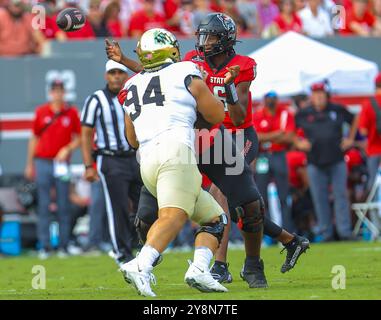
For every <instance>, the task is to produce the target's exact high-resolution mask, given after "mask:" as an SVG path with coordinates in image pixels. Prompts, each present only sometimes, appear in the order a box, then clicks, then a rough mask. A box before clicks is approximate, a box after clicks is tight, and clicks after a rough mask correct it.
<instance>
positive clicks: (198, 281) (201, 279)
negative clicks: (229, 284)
mask: <svg viewBox="0 0 381 320" xmlns="http://www.w3.org/2000/svg"><path fill="white" fill-rule="evenodd" d="M188 263H189V268H188V271H187V272H186V274H185V277H184V281H185V282H186V283H187V284H188V285H189V286H190V287H191V288H195V289H197V290H199V291H201V292H227V291H228V289H226V288H225V287H224V286H223V285H221V284H220V283H219V282H218V281H217V280H214V279H213V277H212V275H211V273H210V271H209V270H208V269H206V270H202V269H200V268H199V267H197V266H196V265H195V264H194V263H192V261H190V260H188Z"/></svg>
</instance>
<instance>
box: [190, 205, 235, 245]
mask: <svg viewBox="0 0 381 320" xmlns="http://www.w3.org/2000/svg"><path fill="white" fill-rule="evenodd" d="M227 224H228V216H227V215H226V214H225V213H223V214H222V215H220V220H219V221H218V222H211V223H206V224H204V225H202V226H201V227H200V228H198V229H197V231H196V233H195V235H194V236H195V237H197V235H198V234H199V233H202V232H206V233H209V234H211V235H213V236H215V237H216V238H217V240H218V243H219V244H220V243H221V239H222V236H223V234H224V230H225V226H226V225H227Z"/></svg>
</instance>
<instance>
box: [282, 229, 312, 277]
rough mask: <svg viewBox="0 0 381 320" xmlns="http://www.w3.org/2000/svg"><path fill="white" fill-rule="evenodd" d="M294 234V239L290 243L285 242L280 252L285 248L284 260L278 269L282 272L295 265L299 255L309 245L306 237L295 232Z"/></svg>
mask: <svg viewBox="0 0 381 320" xmlns="http://www.w3.org/2000/svg"><path fill="white" fill-rule="evenodd" d="M294 236H295V237H294V239H293V240H292V241H291V242H290V243H287V244H286V245H285V246H284V248H283V249H282V251H281V253H282V252H283V251H284V250H287V256H286V261H285V262H284V263H283V265H282V268H281V269H280V272H282V273H285V272H287V271H290V270H291V269H292V268H293V267H295V265H296V262H297V261H298V259H299V257H300V256H301V255H302V253H304V252H306V251H307V249H309V247H310V241H309V240H308V239H307V238H304V237H301V236H298V235H297V234H294Z"/></svg>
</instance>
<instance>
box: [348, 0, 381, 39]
mask: <svg viewBox="0 0 381 320" xmlns="http://www.w3.org/2000/svg"><path fill="white" fill-rule="evenodd" d="M346 13H347V14H346V19H345V28H344V29H343V30H341V34H343V35H358V36H364V37H368V36H372V35H374V34H377V33H379V32H381V23H380V22H379V21H377V20H376V18H375V16H374V15H373V14H372V13H371V12H370V11H369V9H368V0H353V4H352V7H351V8H349V9H347V10H346Z"/></svg>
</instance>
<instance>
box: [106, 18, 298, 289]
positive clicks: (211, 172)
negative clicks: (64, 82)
mask: <svg viewBox="0 0 381 320" xmlns="http://www.w3.org/2000/svg"><path fill="white" fill-rule="evenodd" d="M197 36H198V41H197V45H196V48H197V50H194V51H191V52H190V53H188V54H187V55H186V58H185V59H186V60H191V61H193V62H194V63H197V64H198V65H199V66H200V68H201V69H203V70H204V72H205V80H206V82H207V84H208V85H209V87H210V89H211V91H212V92H214V93H215V94H216V95H218V96H219V97H220V98H221V99H222V100H223V101H224V103H225V110H226V118H225V120H224V122H223V125H221V126H220V130H219V131H218V133H219V134H221V135H224V136H225V137H226V136H227V137H229V136H230V137H232V138H233V140H236V138H237V136H238V137H240V138H242V137H243V136H244V138H245V139H244V144H243V146H242V154H243V155H244V156H245V160H246V161H244V162H245V166H244V169H243V172H242V173H241V174H239V175H226V173H225V172H226V170H225V169H226V167H227V166H228V165H227V164H226V163H222V164H216V163H214V162H213V160H212V161H211V162H210V164H203V163H202V162H201V163H199V168H200V171H201V172H202V173H205V174H206V175H207V176H208V177H209V178H210V180H211V181H212V182H213V183H214V184H215V185H216V186H217V187H218V189H219V190H221V192H222V194H224V195H226V196H227V198H228V202H229V207H230V210H226V211H230V213H231V214H232V220H233V221H234V222H238V225H239V226H240V228H241V230H242V233H243V237H244V239H245V249H246V260H245V264H244V268H243V270H242V272H241V277H242V278H243V279H244V280H246V281H247V282H248V283H249V286H250V287H255V288H257V287H266V286H267V281H266V278H265V275H264V267H263V261H262V260H261V259H260V255H259V252H260V244H261V239H262V229H263V228H262V223H263V205H262V200H261V196H260V194H259V192H258V190H257V188H256V185H255V183H254V180H253V177H252V172H251V170H250V167H249V163H250V162H252V161H253V160H254V159H255V157H256V153H257V150H258V139H257V136H256V133H255V131H254V129H253V126H252V116H251V109H252V108H251V94H250V90H249V88H250V84H251V81H252V80H254V78H255V75H256V74H255V73H256V72H255V66H256V63H255V61H254V60H253V59H251V58H249V57H245V56H240V55H237V54H236V53H235V51H234V48H233V47H234V45H235V43H236V28H235V24H234V22H233V20H232V19H231V18H229V17H228V16H226V15H224V14H221V13H212V14H209V15H208V16H207V17H206V19H205V20H204V21H203V22H202V23H201V24H200V26H199V28H198V32H197ZM213 42H214V43H213ZM106 52H107V55H108V57H109V58H110V59H113V60H115V61H117V62H120V63H122V64H124V65H125V66H127V67H128V68H129V69H131V70H132V71H135V72H140V71H142V67H141V65H140V64H139V63H138V62H135V61H133V60H131V59H129V58H128V57H125V56H124V55H123V54H122V52H121V50H120V47H119V45H118V43H116V42H115V43H113V44H112V43H110V42H109V41H107V40H106ZM204 57H205V58H204ZM229 73H230V74H229ZM229 79H230V80H234V81H233V82H232V83H230V84H228V85H227V84H226V82H229ZM232 84H233V86H232ZM126 94H127V93H126V92H121V94H120V96H121V100H124V99H125V96H126ZM224 125H225V126H226V128H228V130H229V131H230V132H231V133H232V135H230V134H229V133H226V130H225V127H224ZM232 143H233V144H234V142H232ZM213 148H214V145H211V146H210V150H211V151H210V154H211V155H213V154H214V152H212V149H213ZM213 189H214V192H213ZM218 189H217V188H215V187H212V192H213V193H214V195H215V196H217V197H219V198H220V199H219V200H221V201H222V200H224V199H221V194H220V195H218V194H216V190H218ZM149 203H150V204H149ZM140 204H142V206H141V207H140V208H139V210H138V220H139V221H137V225H138V229H140V233H141V234H143V236H142V238H143V239H144V238H145V237H144V233H146V232H147V230H148V228H149V226H150V225H151V224H152V223H153V222H154V221H155V220H156V218H157V217H155V215H156V216H157V210H155V209H154V208H153V205H154V204H153V203H152V196H150V195H149V194H148V193H147V192H146V190H144V188H143V189H142V193H141V201H140V202H139V205H140ZM225 208H227V206H226V205H225ZM237 209H238V210H237ZM237 211H238V212H239V214H240V218H239V217H238V215H237ZM253 216H255V219H254V220H255V223H252V222H253V221H252V220H253V219H252V218H253ZM264 220H265V226H266V225H267V227H268V228H269V230H268V232H267V234H269V235H270V236H272V237H274V238H277V239H278V240H280V239H281V238H282V240H281V241H282V242H283V243H287V242H289V243H290V244H291V243H292V244H293V247H295V248H296V247H297V245H300V241H299V240H300V239H299V238H297V237H296V236H293V235H290V234H289V233H287V232H286V231H285V230H282V229H281V228H280V227H279V226H277V225H275V224H274V223H273V222H271V220H269V219H267V218H265V219H264ZM248 225H249V226H248ZM253 225H255V228H253ZM144 229H146V230H144ZM226 229H229V228H226ZM254 229H255V230H254ZM227 243H228V231H227V233H226V234H225V236H224V240H223V242H222V243H221V248H220V250H219V253H218V255H217V256H216V262H215V264H214V266H213V267H212V273H214V274H215V277H216V279H217V280H219V281H221V282H231V281H232V277H231V275H230V273H229V272H228V269H227V264H226V250H227ZM286 249H287V251H288V253H289V250H288V248H287V247H286ZM293 251H294V252H295V250H293ZM299 251H300V250H296V252H299ZM287 256H290V257H288V259H286V262H285V264H286V263H288V262H289V261H290V260H291V258H292V257H293V255H292V254H291V255H290V254H287ZM293 261H295V259H294V260H293ZM292 267H293V266H292ZM292 267H291V268H292ZM291 268H290V269H291Z"/></svg>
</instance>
